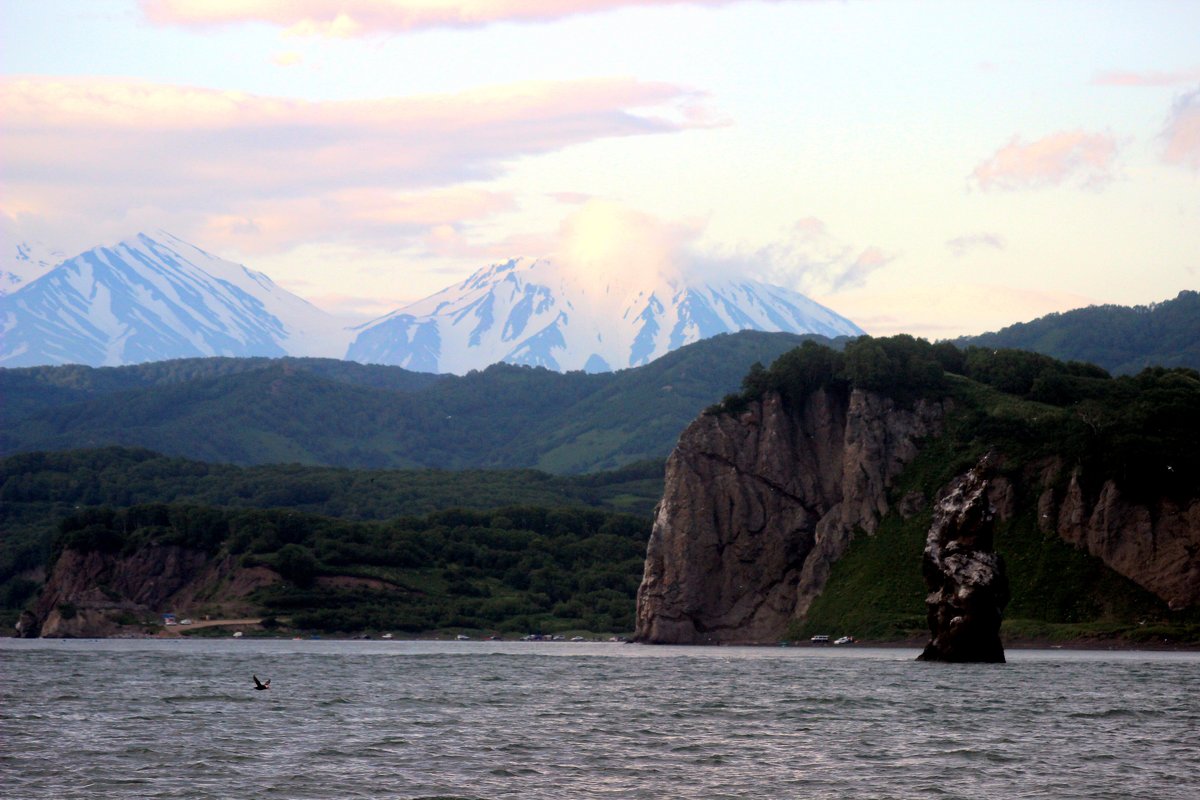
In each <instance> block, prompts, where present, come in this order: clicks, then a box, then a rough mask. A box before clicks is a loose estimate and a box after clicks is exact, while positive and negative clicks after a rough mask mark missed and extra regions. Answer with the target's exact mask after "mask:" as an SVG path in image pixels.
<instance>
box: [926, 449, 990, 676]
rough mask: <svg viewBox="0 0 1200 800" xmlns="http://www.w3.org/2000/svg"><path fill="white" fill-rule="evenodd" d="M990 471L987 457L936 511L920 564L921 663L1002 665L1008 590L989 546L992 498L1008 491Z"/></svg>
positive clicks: (952, 488) (961, 480)
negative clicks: (925, 636)
mask: <svg viewBox="0 0 1200 800" xmlns="http://www.w3.org/2000/svg"><path fill="white" fill-rule="evenodd" d="M990 471H991V464H990V462H989V460H988V458H986V457H985V458H984V459H983V460H982V461H981V462H980V463H979V464H978V465H977V466H976V467H975V468H974V469H972V470H971V471H970V472H968V473H967V474H966V475H964V476H963V477H962V478H959V479H958V480H957V481H955V482H954V483H953V484H951V486H950V490H949V491H948V492H947V493H946V495H945V496H944V497H942V499H941V500H940V501H939V502H938V504H937V506H936V508H935V510H934V516H933V524H932V525H931V526H930V528H929V533H928V535H927V536H926V539H925V554H924V558H923V561H922V572H923V573H924V576H925V584H926V586H927V587H928V588H929V595H928V596H927V597H926V598H925V606H926V616H927V619H928V622H929V630H930V634H931V638H930V641H929V644H927V645H926V646H925V650H924V651H923V652H922V653H921V655H920V656H918V658H919V660H921V661H949V662H991V663H1003V662H1004V646H1003V645H1002V644H1001V642H1000V622H1001V620H1002V616H1003V613H1004V607H1005V606H1006V605H1007V604H1008V597H1009V590H1008V577H1007V575H1006V574H1005V571H1004V562H1003V560H1002V559H1001V558H1000V556H999V555H997V554H996V553H995V552H994V550H993V546H992V545H993V542H992V539H993V528H994V525H995V520H996V515H997V510H996V508H995V506H994V505H993V501H992V498H993V497H996V496H1001V497H1003V496H1005V495H1006V494H1007V492H1004V491H1001V492H997V491H996V487H995V486H994V485H993V481H992V480H989V476H990Z"/></svg>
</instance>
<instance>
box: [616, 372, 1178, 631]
mask: <svg viewBox="0 0 1200 800" xmlns="http://www.w3.org/2000/svg"><path fill="white" fill-rule="evenodd" d="M957 403H958V401H957V400H955V399H951V398H950V397H949V396H944V397H940V398H937V397H930V396H926V397H923V398H919V399H915V400H911V401H910V402H908V403H900V402H897V401H896V400H893V399H892V398H890V397H888V396H885V395H883V394H880V393H875V392H871V391H867V390H864V389H859V388H845V387H837V386H833V387H823V388H818V389H816V390H814V391H811V392H809V393H807V394H805V395H804V396H802V397H801V398H799V399H797V398H792V399H790V400H789V399H786V398H785V397H784V396H782V395H781V394H780V393H779V392H777V391H768V392H765V393H763V394H762V395H761V396H760V397H758V398H751V399H746V400H745V402H744V403H742V404H741V405H740V407H738V408H737V410H736V411H730V410H727V409H721V408H716V409H713V410H711V411H709V412H706V413H705V414H703V415H701V416H700V417H699V418H697V419H696V420H694V421H693V422H692V423H691V425H689V426H688V428H687V429H686V430H685V431H684V432H683V434H682V435H681V436H680V439H679V442H678V444H677V446H676V448H675V450H674V451H673V452H672V454H671V456H670V458H669V459H668V461H667V467H666V481H665V486H664V493H663V497H662V500H661V501H660V503H659V505H658V506H657V508H656V511H655V519H654V525H653V530H652V533H651V536H650V540H649V543H648V546H647V555H646V563H645V568H644V573H643V579H642V583H641V585H640V588H639V590H638V595H637V615H636V631H635V639H636V640H637V641H640V642H645V643H660V644H723V643H724V644H731V643H747V644H750V643H772V642H776V641H779V640H781V639H783V638H786V637H787V635H788V630H789V626H791V625H792V623H793V622H803V620H804V619H805V617H806V613H807V611H808V609H809V608H810V606H811V605H812V603H813V601H814V600H815V599H816V598H817V597H818V596H819V595H820V594H821V592H822V591H823V590H824V589H825V587H826V584H827V582H828V579H829V576H830V570H831V567H832V565H833V564H834V563H835V562H837V561H838V560H839V559H840V558H841V557H842V556H843V555H844V554H845V553H846V552H847V550H848V548H849V546H850V542H851V540H852V538H853V537H854V536H855V535H856V534H858V533H862V534H866V535H874V534H875V533H876V531H877V530H878V529H879V526H880V522H881V521H882V520H883V518H884V517H885V516H887V515H889V514H898V515H899V516H900V517H902V518H903V519H909V518H911V517H913V516H914V515H917V514H925V513H929V512H930V511H931V510H932V504H933V503H935V502H936V499H937V498H942V497H945V496H946V495H947V493H949V492H950V491H951V490H952V488H953V486H952V483H953V482H952V480H951V478H950V476H947V477H945V478H942V479H939V481H940V482H939V485H928V486H920V487H918V489H919V490H918V491H909V492H905V493H903V494H900V493H898V492H896V491H894V488H893V487H895V486H896V485H897V483H898V481H899V479H900V478H901V476H902V474H903V472H904V470H905V469H906V468H907V467H908V466H909V465H910V464H912V463H913V461H914V460H915V459H917V458H918V457H919V456H920V454H921V453H922V452H923V451H924V448H925V447H927V446H928V445H929V444H930V443H931V442H934V441H940V440H941V437H943V436H946V435H947V431H948V430H950V428H951V425H952V421H953V420H956V419H958V420H961V419H963V418H964V417H963V416H961V415H959V414H958V412H959V411H960V410H962V409H960V408H959V407H958V406H957V405H956V404H957ZM974 413H975V415H976V417H977V418H979V417H980V414H979V412H978V411H975V412H974ZM954 424H955V425H957V429H956V430H955V432H954V434H953V435H954V436H955V437H961V438H955V439H954V440H953V441H947V442H945V443H944V446H942V447H941V449H942V450H945V451H946V452H952V453H955V452H961V453H964V454H965V453H966V452H967V450H968V448H970V447H974V446H977V444H978V443H979V441H980V439H979V438H978V437H979V434H977V433H976V432H975V431H974V429H970V430H967V429H963V428H962V425H961V424H959V423H954ZM973 441H974V442H975V443H974V444H972V442H973ZM983 441H984V442H985V443H986V437H985V438H984V439H983ZM1022 447H1024V450H1022V449H1021V447H1018V448H1016V450H1017V451H1016V452H1005V451H1004V450H1003V449H1002V450H1001V451H999V452H997V453H995V454H994V458H995V462H994V468H995V473H994V475H993V476H992V477H991V479H990V480H989V484H988V490H987V495H988V502H989V503H990V507H991V509H992V510H993V511H994V514H995V516H996V523H997V529H996V534H995V535H996V550H997V551H999V552H1000V553H1001V554H1003V555H1005V557H1006V558H1007V557H1008V555H1009V554H1010V552H1012V553H1013V554H1014V555H1017V556H1020V555H1021V552H1023V551H1020V548H1021V547H1028V546H1029V544H1028V542H1029V538H1028V535H1027V534H1023V535H1024V536H1025V539H1024V542H1025V544H1022V543H1021V541H1018V540H1019V539H1020V537H1017V538H1011V537H1010V533H1011V532H1013V531H1015V530H1016V528H1014V526H1024V527H1023V528H1021V529H1022V530H1026V531H1027V530H1033V531H1034V532H1035V534H1037V536H1038V537H1052V538H1054V539H1058V540H1060V541H1061V542H1063V543H1065V544H1066V545H1068V546H1070V547H1071V548H1073V549H1074V550H1075V551H1077V552H1079V553H1081V554H1082V556H1083V557H1084V558H1087V557H1091V558H1092V559H1095V560H1098V561H1099V562H1100V565H1099V569H1101V570H1109V571H1111V573H1116V576H1119V577H1117V578H1115V579H1118V580H1119V579H1120V578H1125V579H1128V580H1129V581H1132V582H1133V583H1134V584H1136V586H1137V587H1139V588H1140V589H1141V590H1145V591H1146V592H1149V593H1151V594H1152V595H1154V596H1155V597H1157V598H1158V600H1160V601H1162V603H1163V604H1164V612H1165V609H1166V608H1169V609H1170V610H1171V612H1176V611H1181V610H1188V609H1193V608H1195V607H1197V606H1198V605H1200V487H1196V488H1194V489H1187V488H1186V487H1184V488H1185V491H1183V492H1179V491H1175V492H1173V493H1167V492H1165V491H1164V492H1162V493H1158V494H1156V493H1152V492H1147V491H1145V490H1144V489H1143V490H1142V491H1141V492H1133V491H1129V490H1128V489H1127V487H1126V484H1125V483H1124V482H1122V481H1121V480H1119V479H1118V476H1114V475H1110V474H1104V473H1103V472H1100V471H1097V470H1096V469H1095V468H1094V466H1093V468H1092V469H1091V470H1090V471H1089V470H1088V469H1086V468H1085V466H1082V465H1081V464H1080V463H1079V462H1078V461H1075V460H1073V459H1072V458H1070V457H1067V456H1064V455H1061V454H1058V453H1056V452H1054V451H1052V450H1051V451H1047V450H1046V448H1045V447H1037V448H1030V447H1027V446H1022ZM1038 450H1040V452H1037V451H1038ZM1031 452H1032V453H1034V455H1032V456H1031V455H1030V453H1031ZM960 475H961V473H960ZM1035 538H1036V537H1035ZM1034 546H1036V547H1041V546H1042V545H1040V544H1035V545H1034ZM1012 548H1018V551H1012ZM1035 557H1036V556H1035ZM887 569H889V570H896V571H905V570H910V571H911V573H912V574H913V575H920V574H921V569H922V566H921V560H920V556H919V555H917V556H915V557H914V558H913V560H912V563H911V564H910V563H896V564H891V565H888V567H887ZM1111 573H1110V574H1111ZM1075 580H1079V578H1075ZM1063 589H1064V587H1056V588H1055V591H1060V592H1061V591H1062V590H1063ZM1066 590H1067V591H1069V592H1080V599H1079V602H1080V603H1087V602H1095V599H1094V598H1095V591H1094V590H1093V589H1092V588H1091V587H1088V586H1085V585H1082V584H1081V585H1077V586H1076V585H1072V586H1071V587H1066ZM1084 594H1088V596H1089V597H1091V598H1093V599H1092V600H1087V599H1086V598H1084V597H1083V595H1084ZM1014 599H1020V598H1019V597H1018V596H1017V595H1014ZM1101 602H1103V600H1101ZM1029 605H1031V604H1030V603H1026V605H1025V607H1026V608H1028V607H1029ZM914 611H916V609H914Z"/></svg>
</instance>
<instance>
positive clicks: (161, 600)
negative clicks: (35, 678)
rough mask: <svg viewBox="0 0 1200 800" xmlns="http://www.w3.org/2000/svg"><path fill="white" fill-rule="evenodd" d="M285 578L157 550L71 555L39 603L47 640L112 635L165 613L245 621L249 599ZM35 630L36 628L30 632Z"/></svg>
mask: <svg viewBox="0 0 1200 800" xmlns="http://www.w3.org/2000/svg"><path fill="white" fill-rule="evenodd" d="M278 580H279V576H278V575H276V574H275V573H274V572H272V571H271V570H268V569H265V568H263V567H254V568H250V569H246V568H243V567H239V566H238V565H237V564H236V562H235V560H234V559H233V558H231V557H224V558H216V559H214V558H210V557H209V556H208V555H207V554H205V553H204V552H201V551H199V550H192V549H189V548H184V547H175V546H161V545H153V546H147V547H143V548H140V549H139V550H136V551H135V552H133V553H131V554H127V555H120V554H113V553H104V552H99V551H88V552H82V551H78V550H65V551H63V553H62V555H61V556H59V558H58V561H57V562H55V564H54V568H53V570H51V573H50V576H49V578H48V579H47V581H46V585H45V586H44V587H43V589H42V593H41V595H40V597H39V598H38V603H37V607H36V608H35V610H34V617H35V621H34V624H35V625H36V627H37V630H38V631H39V632H40V635H41V636H43V637H52V638H58V637H63V638H65V637H93V636H109V635H112V634H114V633H117V632H119V631H120V630H121V628H122V626H123V625H127V624H130V623H131V622H133V621H136V620H155V621H157V620H158V617H159V615H160V614H162V613H164V612H175V613H177V614H198V613H199V611H200V609H201V608H203V609H204V611H205V613H212V614H217V615H226V614H228V615H233V616H237V615H239V612H241V611H243V610H245V608H246V604H245V602H244V598H245V597H246V596H247V595H248V594H250V592H252V591H254V590H255V589H257V588H259V587H261V586H265V585H267V584H270V583H274V582H275V581H278ZM27 627H31V626H27Z"/></svg>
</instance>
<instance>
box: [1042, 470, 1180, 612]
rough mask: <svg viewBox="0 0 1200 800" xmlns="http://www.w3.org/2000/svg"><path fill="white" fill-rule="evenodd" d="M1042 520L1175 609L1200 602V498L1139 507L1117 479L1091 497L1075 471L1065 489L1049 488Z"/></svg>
mask: <svg viewBox="0 0 1200 800" xmlns="http://www.w3.org/2000/svg"><path fill="white" fill-rule="evenodd" d="M1038 520H1039V524H1040V525H1041V528H1042V530H1043V532H1050V531H1055V532H1057V533H1058V535H1059V536H1061V537H1062V538H1063V539H1065V540H1066V541H1068V542H1070V543H1071V544H1074V545H1075V546H1076V547H1079V548H1080V549H1083V550H1086V551H1087V552H1088V553H1089V554H1091V555H1093V556H1096V557H1097V558H1099V559H1100V560H1101V561H1103V562H1104V563H1105V564H1106V565H1107V566H1108V567H1109V569H1111V570H1113V571H1114V572H1117V573H1119V574H1121V575H1124V576H1125V577H1127V578H1129V579H1131V580H1133V581H1134V582H1136V583H1137V584H1139V585H1140V586H1142V587H1144V588H1146V589H1148V590H1150V591H1151V592H1154V593H1155V594H1156V595H1158V596H1159V597H1160V598H1162V599H1163V600H1165V601H1166V602H1167V603H1168V605H1169V606H1170V607H1171V608H1172V609H1183V608H1189V607H1191V606H1195V605H1197V604H1198V603H1200V498H1193V499H1192V500H1190V501H1188V502H1183V503H1180V502H1177V501H1175V500H1172V499H1169V498H1161V499H1159V500H1158V501H1157V502H1153V503H1135V502H1132V501H1130V500H1129V499H1127V498H1126V497H1125V496H1124V495H1123V494H1122V492H1121V490H1120V489H1119V488H1118V486H1117V484H1116V483H1115V482H1114V481H1111V480H1108V481H1104V482H1103V483H1102V484H1101V485H1100V487H1099V490H1098V491H1095V492H1093V493H1091V494H1090V495H1089V493H1088V492H1086V491H1085V490H1084V488H1083V482H1082V480H1081V476H1080V475H1079V473H1078V472H1074V473H1072V474H1071V477H1070V480H1069V481H1068V482H1067V484H1066V488H1065V489H1062V490H1058V491H1056V490H1055V489H1054V488H1046V489H1045V491H1044V492H1043V493H1042V495H1041V497H1040V498H1039V500H1038Z"/></svg>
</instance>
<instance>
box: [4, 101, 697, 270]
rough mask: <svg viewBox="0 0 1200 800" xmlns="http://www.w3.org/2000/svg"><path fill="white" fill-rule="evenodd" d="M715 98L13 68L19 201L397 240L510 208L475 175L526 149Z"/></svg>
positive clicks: (663, 128)
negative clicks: (320, 97)
mask: <svg viewBox="0 0 1200 800" xmlns="http://www.w3.org/2000/svg"><path fill="white" fill-rule="evenodd" d="M697 108H698V109H701V110H700V111H698V112H697V111H696V109H697ZM703 108H704V105H703V98H702V97H701V96H699V95H697V94H695V93H692V92H689V91H687V90H685V89H682V88H680V87H678V86H674V85H671V84H665V83H646V82H640V81H635V80H631V79H612V80H584V81H564V82H539V83H525V84H517V85H511V86H502V87H496V88H491V89H480V90H474V91H469V92H463V93H460V94H451V95H435V96H419V97H403V98H385V99H381V100H373V101H339V102H308V101H302V100H294V99H286V98H272V97H258V96H254V95H247V94H241V93H235V92H220V91H214V90H209V89H197V88H189V87H179V86H164V85H157V84H148V83H141V82H132V81H117V80H106V79H66V80H58V79H50V78H15V79H14V78H10V79H6V80H0V147H2V149H3V152H4V154H5V158H4V162H3V180H4V185H5V198H4V202H5V206H6V207H10V208H12V209H20V210H22V211H25V212H29V213H41V214H43V215H46V216H54V217H57V218H59V219H63V218H66V217H69V216H72V215H74V216H76V217H81V218H91V219H96V220H103V219H116V218H124V217H134V218H137V217H141V218H146V217H159V218H161V217H162V216H163V215H165V214H170V215H171V219H172V220H173V223H172V224H174V225H176V226H177V227H176V229H177V230H181V232H182V230H183V229H193V230H194V229H196V228H198V227H200V228H204V229H211V230H214V231H224V232H225V234H224V235H225V236H228V237H234V236H240V237H242V238H243V239H249V238H251V237H253V236H259V237H260V241H261V242H262V243H263V246H268V245H269V244H270V243H274V244H271V245H270V246H280V244H281V243H282V242H283V241H284V240H285V239H286V238H287V237H289V236H296V237H300V236H306V235H311V234H312V232H313V231H328V232H329V235H331V236H333V235H339V236H342V237H347V236H350V237H354V236H357V237H364V238H368V239H375V240H379V239H380V238H381V237H382V239H383V240H387V239H388V237H392V239H393V240H394V237H395V236H397V234H398V233H403V232H410V233H411V232H412V231H414V230H417V229H421V228H422V227H430V226H436V225H440V224H448V223H457V222H460V221H466V220H470V219H477V218H479V217H480V216H487V215H491V214H494V213H498V212H499V211H500V210H505V209H506V208H507V207H508V204H511V202H512V201H511V198H507V197H504V196H501V195H497V194H495V193H491V192H487V191H482V190H477V189H471V190H468V189H466V188H464V185H469V184H471V183H473V182H478V181H481V180H487V179H491V178H494V177H496V176H498V175H500V174H502V173H503V172H504V171H505V169H506V168H507V165H508V163H510V162H512V161H514V160H516V159H519V158H522V157H530V156H536V155H539V154H543V153H550V152H554V151H557V150H561V149H563V148H565V147H569V146H571V145H573V144H580V143H584V142H589V141H595V140H598V139H604V138H611V137H624V136H635V135H643V134H655V133H672V132H677V131H683V130H687V129H689V128H695V127H700V126H703V125H706V124H715V123H709V122H706V121H704V120H705V119H706V116H705V113H704V111H703ZM685 112H686V113H685ZM707 119H712V117H711V115H709V116H708V117H707ZM697 120H700V121H697ZM455 187H457V188H455ZM135 211H136V212H137V213H136V214H135V213H134V212H135ZM180 220H184V222H183V224H182V225H181V223H180ZM189 220H190V221H189ZM339 231H340V232H341V233H339ZM206 241H207V240H206ZM245 246H246V247H249V245H245Z"/></svg>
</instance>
